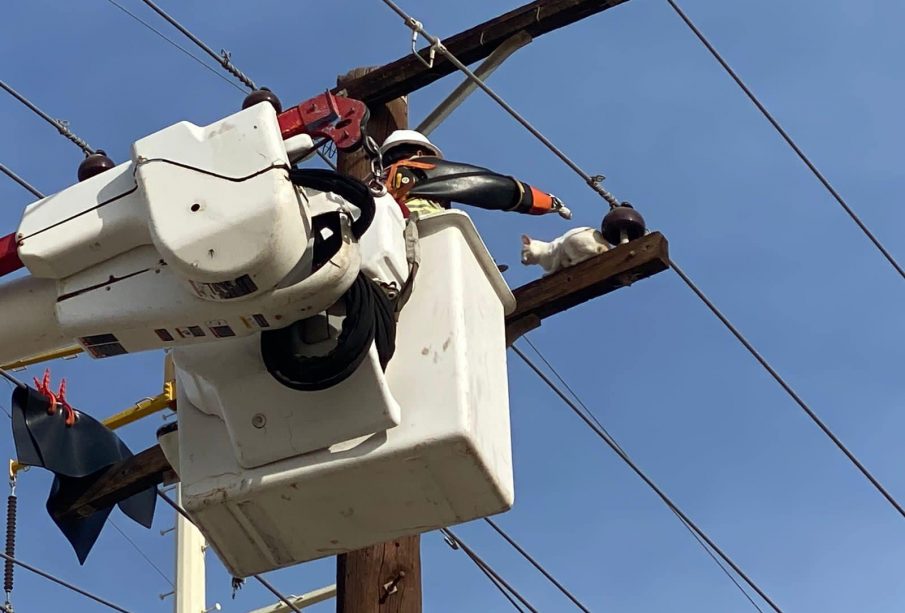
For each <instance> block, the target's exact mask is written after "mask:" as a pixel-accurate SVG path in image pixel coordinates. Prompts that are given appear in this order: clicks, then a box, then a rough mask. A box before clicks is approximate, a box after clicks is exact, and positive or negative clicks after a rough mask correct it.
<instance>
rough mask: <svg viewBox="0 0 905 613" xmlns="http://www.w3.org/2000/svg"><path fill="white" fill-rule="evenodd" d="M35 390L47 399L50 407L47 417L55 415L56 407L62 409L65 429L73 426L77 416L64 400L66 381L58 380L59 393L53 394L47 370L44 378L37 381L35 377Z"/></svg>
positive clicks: (48, 370)
mask: <svg viewBox="0 0 905 613" xmlns="http://www.w3.org/2000/svg"><path fill="white" fill-rule="evenodd" d="M35 388H36V389H37V390H38V393H39V394H41V395H42V396H44V397H45V398H47V400H48V401H49V402H50V406H49V407H47V414H48V415H55V414H56V412H57V407H59V408H62V409H63V423H64V424H66V426H67V427H71V426H72V425H73V424H75V422H76V420H77V419H78V414H77V413H76V412H75V409H74V408H73V407H72V405H71V404H69V401H68V400H66V379H65V378H63V379H60V391H58V392H57V393H56V394H54V393H53V392H52V391H51V390H50V369H49V368H47V369H45V370H44V376H43V377H42V378H41V380H40V381H38V378H37V377H35Z"/></svg>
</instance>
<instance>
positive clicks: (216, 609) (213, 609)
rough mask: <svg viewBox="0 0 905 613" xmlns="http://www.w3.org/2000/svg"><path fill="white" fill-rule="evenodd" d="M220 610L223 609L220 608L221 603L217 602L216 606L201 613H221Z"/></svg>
mask: <svg viewBox="0 0 905 613" xmlns="http://www.w3.org/2000/svg"><path fill="white" fill-rule="evenodd" d="M220 608H221V607H220V603H219V602H215V603H214V606H212V607H210V608H209V609H205V610H204V611H202V612H201V613H211V611H219V610H220Z"/></svg>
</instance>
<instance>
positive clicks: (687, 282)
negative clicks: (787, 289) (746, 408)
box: [669, 260, 905, 518]
mask: <svg viewBox="0 0 905 613" xmlns="http://www.w3.org/2000/svg"><path fill="white" fill-rule="evenodd" d="M669 265H670V266H671V267H672V269H673V270H674V271H676V274H677V275H679V278H680V279H682V281H683V282H684V283H685V285H687V286H688V288H689V289H690V290H691V291H692V292H694V294H695V295H696V296H697V297H698V298H700V300H701V302H703V303H704V304H705V305H706V306H707V308H708V309H709V310H710V312H711V313H713V314H714V315H715V316H716V318H717V319H719V320H720V321H721V322H722V324H723V325H724V326H725V327H726V329H727V330H729V332H731V333H732V335H733V336H734V337H735V338H736V339H737V340H738V342H740V343H741V344H742V345H743V346H744V347H745V349H747V350H748V353H750V354H751V355H752V356H753V357H754V359H755V360H757V361H758V362H759V363H760V365H761V366H763V368H764V370H766V371H767V372H768V373H769V374H770V376H771V377H773V379H774V380H775V381H776V382H777V383H779V385H780V387H782V389H783V390H785V392H786V393H787V394H788V395H789V397H790V398H791V399H792V400H794V401H795V404H797V405H798V406H799V407H801V410H802V411H804V412H805V413H806V414H807V416H808V417H810V418H811V421H813V422H814V423H815V424H816V425H817V427H818V428H820V430H822V431H823V433H824V434H825V435H826V436H827V437H828V438H829V439H830V440H831V441H833V444H835V445H836V447H838V448H839V450H840V451H842V453H843V454H845V457H847V458H848V459H849V460H850V461H851V463H852V464H854V465H855V467H856V468H857V469H858V470H859V471H861V474H862V475H864V476H865V477H866V478H867V480H868V481H870V483H871V484H872V485H873V486H874V487H875V488H876V489H877V491H878V492H880V494H882V495H883V497H884V498H886V500H887V501H888V502H889V504H891V505H892V506H893V508H895V510H896V511H898V512H899V515H901V516H902V517H903V518H905V509H903V508H902V505H900V504H899V503H898V501H897V500H896V499H895V498H893V496H892V494H890V493H889V492H888V491H887V490H886V488H885V487H883V485H882V484H881V483H880V481H879V480H878V479H877V478H876V477H874V476H873V474H871V472H870V471H869V470H868V469H867V468H866V467H865V466H864V465H863V464H862V463H861V462H860V461H859V460H858V458H857V457H856V456H855V454H854V453H852V452H851V451H850V450H849V449H848V447H846V446H845V444H844V443H843V442H842V441H841V440H839V437H837V436H836V435H835V434H834V433H833V431H832V430H830V428H829V426H827V425H826V424H825V423H823V420H821V419H820V418H819V417H818V416H817V414H816V413H815V412H814V411H813V410H812V409H811V407H809V406H808V404H807V403H806V402H805V401H804V400H802V398H801V396H799V395H798V394H797V393H796V392H795V390H794V389H792V386H791V385H789V384H788V383H786V381H785V379H783V378H782V376H780V374H779V373H778V372H776V369H774V368H773V367H772V366H771V365H770V363H769V362H767V360H766V358H764V356H762V355H761V354H760V352H759V351H758V350H757V349H755V348H754V345H752V344H751V343H750V342H749V341H748V339H747V338H745V336H744V335H743V334H742V333H741V332H739V331H738V328H736V327H735V326H734V325H732V322H731V321H729V319H728V318H727V317H726V316H725V315H723V313H722V312H721V311H720V310H719V309H718V308H717V307H716V305H715V304H714V303H713V302H712V301H711V300H710V298H708V297H707V295H706V294H704V292H703V291H701V289H700V288H699V287H698V286H697V285H696V284H695V283H694V281H692V280H691V279H690V278H689V277H688V275H686V274H685V272H684V271H683V270H682V269H681V268H680V267H679V266H678V264H676V263H675V262H674V261H672V260H670V263H669Z"/></svg>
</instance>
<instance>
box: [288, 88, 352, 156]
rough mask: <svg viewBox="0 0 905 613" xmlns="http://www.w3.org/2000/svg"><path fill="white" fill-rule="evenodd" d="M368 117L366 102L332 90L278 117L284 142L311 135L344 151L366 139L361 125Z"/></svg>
mask: <svg viewBox="0 0 905 613" xmlns="http://www.w3.org/2000/svg"><path fill="white" fill-rule="evenodd" d="M367 116H368V107H366V106H365V103H364V102H361V101H360V100H355V99H353V98H346V97H344V96H334V95H333V94H331V93H330V92H329V91H328V92H324V93H323V94H321V95H320V96H316V97H314V98H311V99H310V100H306V101H305V102H302V103H301V104H300V105H298V106H296V107H293V108H291V109H289V110H288V111H283V112H282V113H280V114H279V115H278V116H277V120H278V121H279V122H280V132H281V133H282V135H283V140H286V139H287V138H291V137H293V136H298V135H299V134H308V135H309V136H311V137H312V138H326V139H329V140H332V141H333V142H334V143H335V144H336V148H337V149H339V150H340V151H348V150H350V149H354V148H355V147H357V146H358V145H359V144H360V143H361V140H362V134H361V126H362V125H363V123H364V121H365V120H366V119H367Z"/></svg>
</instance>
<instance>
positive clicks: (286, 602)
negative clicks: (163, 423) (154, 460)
mask: <svg viewBox="0 0 905 613" xmlns="http://www.w3.org/2000/svg"><path fill="white" fill-rule="evenodd" d="M157 495H158V496H159V497H160V498H161V499H162V500H163V501H164V502H165V503H167V504H168V505H169V506H170V507H172V509H173V510H174V511H176V512H177V513H179V515H181V516H182V517H183V518H184V519H185V520H186V521H188V522H189V523H190V524H192V525H193V526H197V524H196V523H195V520H194V519H192V517H191V516H190V515H189V514H188V513H187V512H186V510H185V509H183V508H182V506H180V505H179V504H178V503H177V502H176V501H175V500H173V499H172V498H170V497H169V496H167V495H166V494H165V493H163V492H162V491H161V490H159V489H158V490H157ZM252 577H253V578H254V579H255V581H257V582H258V583H260V584H261V585H262V586H264V587H265V588H266V589H267V590H269V591H270V593H271V594H273V595H274V596H276V597H277V598H279V599H280V602H282V603H283V604H284V605H286V606H287V607H289V608H290V609H291V610H292V611H294V612H295V613H302V611H301V609H299V608H298V607H297V606H295V605H294V604H293V603H292V601H291V600H289V598H288V597H286V595H284V594H281V593H280V592H279V591H278V590H277V589H276V588H275V587H274V586H273V585H271V583H270V582H269V581H267V580H266V579H264V577H262V576H261V575H252Z"/></svg>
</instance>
